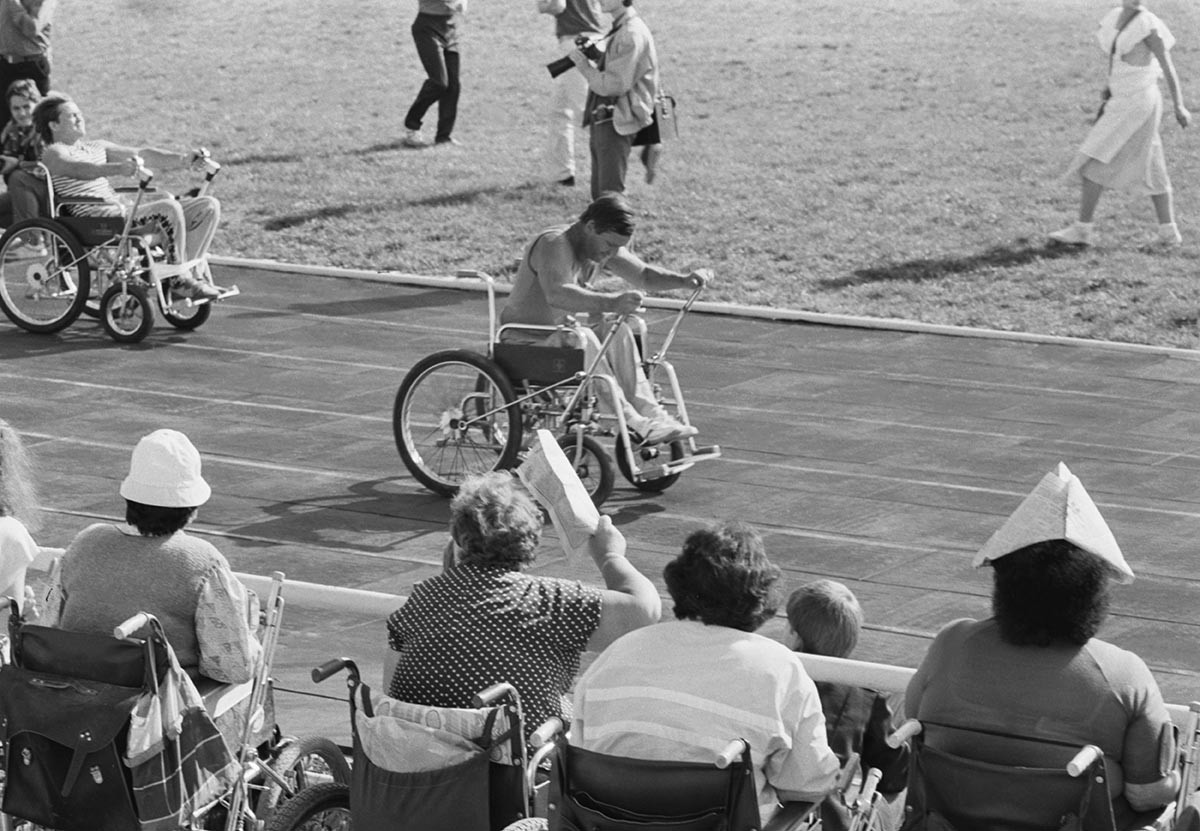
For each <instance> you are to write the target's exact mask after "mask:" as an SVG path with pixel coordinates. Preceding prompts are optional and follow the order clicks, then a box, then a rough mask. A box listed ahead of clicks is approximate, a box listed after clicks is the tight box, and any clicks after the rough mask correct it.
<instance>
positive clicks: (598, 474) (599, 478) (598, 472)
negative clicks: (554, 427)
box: [558, 435, 616, 508]
mask: <svg viewBox="0 0 1200 831" xmlns="http://www.w3.org/2000/svg"><path fill="white" fill-rule="evenodd" d="M576 441H577V440H576V437H575V436H573V435H566V436H562V437H560V438H559V440H558V446H559V447H561V448H562V449H563V453H565V454H566V455H567V460H568V461H569V462H571V465H572V466H573V467H574V468H575V473H576V474H577V475H578V476H579V481H581V482H583V486H584V488H586V489H587V493H588V496H590V497H591V498H592V504H594V505H595V506H596V507H597V508H599V507H600V506H601V505H603V504H604V500H606V499H608V497H609V495H610V494H611V493H612V489H613V481H614V480H615V479H616V475H615V474H614V473H613V467H612V462H610V461H609V459H608V453H607V452H606V451H605V449H604V448H603V447H602V446H601V444H600V442H598V441H596V440H595V439H594V438H592V437H591V436H584V437H583V447H582V449H579V448H578V447H577V446H576Z"/></svg>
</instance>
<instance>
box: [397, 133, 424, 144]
mask: <svg viewBox="0 0 1200 831" xmlns="http://www.w3.org/2000/svg"><path fill="white" fill-rule="evenodd" d="M400 143H401V144H403V145H404V146H405V147H428V146H429V140H428V139H425V138H422V137H421V131H420V130H406V131H405V133H404V138H402V139H400Z"/></svg>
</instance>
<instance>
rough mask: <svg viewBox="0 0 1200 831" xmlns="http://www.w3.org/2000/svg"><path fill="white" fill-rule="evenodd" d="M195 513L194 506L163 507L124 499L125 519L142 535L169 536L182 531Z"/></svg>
mask: <svg viewBox="0 0 1200 831" xmlns="http://www.w3.org/2000/svg"><path fill="white" fill-rule="evenodd" d="M195 515H196V508H195V507H191V508H164V507H162V506H161V505H147V504H145V503H144V502H134V501H133V500H132V499H126V500H125V521H126V522H128V523H129V524H130V525H132V526H133V527H134V528H136V529H137V530H138V533H139V534H141V535H142V536H143V537H169V536H171V535H172V534H174V533H175V532H176V531H182V530H183V529H184V528H186V527H187V524H188V523H189V522H191V521H192V517H193V516H195Z"/></svg>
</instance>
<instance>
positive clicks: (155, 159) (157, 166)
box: [137, 147, 201, 170]
mask: <svg viewBox="0 0 1200 831" xmlns="http://www.w3.org/2000/svg"><path fill="white" fill-rule="evenodd" d="M137 152H138V155H139V156H141V157H142V159H143V160H145V162H146V166H147V167H149V168H150V169H151V170H182V169H183V168H185V167H191V166H192V165H194V164H195V163H196V161H197V160H198V159H200V158H201V155H200V153H199V151H195V150H189V151H186V152H183V153H176V152H175V151H174V150H160V149H158V148H157V147H143V148H142V149H141V150H138V151H137Z"/></svg>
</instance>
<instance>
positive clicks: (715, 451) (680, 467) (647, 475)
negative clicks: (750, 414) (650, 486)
mask: <svg viewBox="0 0 1200 831" xmlns="http://www.w3.org/2000/svg"><path fill="white" fill-rule="evenodd" d="M719 458H721V448H720V446H719V445H716V444H714V445H712V446H710V447H697V448H696V450H695V452H694V453H692V454H690V455H688V456H684V457H683V458H682V459H676V460H675V461H672V462H664V463H662V464H658V465H650V466H647V467H644V468H642V469H641V471H640V472H639V473H638V474H637V480H638V481H639V482H648V481H650V480H652V479H661V478H663V477H664V476H674V475H675V474H677V473H683V472H684V471H685V470H687V469H688V468H690V467H694V466H695V465H696V463H697V462H706V461H709V460H711V459H719Z"/></svg>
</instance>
